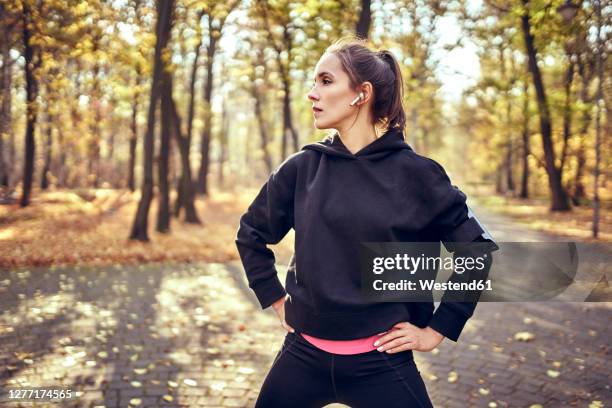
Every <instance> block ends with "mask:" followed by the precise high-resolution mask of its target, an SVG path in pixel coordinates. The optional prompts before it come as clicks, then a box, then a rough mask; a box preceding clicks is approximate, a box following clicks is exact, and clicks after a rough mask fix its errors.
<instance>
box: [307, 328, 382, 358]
mask: <svg viewBox="0 0 612 408" xmlns="http://www.w3.org/2000/svg"><path fill="white" fill-rule="evenodd" d="M386 333H387V332H384V333H379V334H375V335H373V336H370V337H363V338H361V339H355V340H326V339H320V338H318V337H312V336H309V335H307V334H304V333H300V335H301V336H302V337H303V338H305V339H306V340H307V341H308V342H309V343H310V344H312V345H313V346H315V347H317V348H320V349H321V350H324V351H327V352H328V353H333V354H360V353H367V352H368V351H372V350H375V349H376V347H374V342H375V341H376V340H377V339H378V338H379V337H382V336H383V335H385V334H386Z"/></svg>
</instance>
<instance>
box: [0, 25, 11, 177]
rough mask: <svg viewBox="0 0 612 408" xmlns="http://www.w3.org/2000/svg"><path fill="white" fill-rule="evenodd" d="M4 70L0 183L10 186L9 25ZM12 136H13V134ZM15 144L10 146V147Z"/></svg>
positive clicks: (5, 33) (4, 43)
mask: <svg viewBox="0 0 612 408" xmlns="http://www.w3.org/2000/svg"><path fill="white" fill-rule="evenodd" d="M2 37H3V38H2V71H1V73H0V75H1V76H2V78H1V79H0V87H1V89H2V106H1V107H0V185H2V186H5V187H10V185H11V182H10V178H11V177H12V174H11V173H12V167H13V163H12V159H11V157H10V154H9V155H8V156H9V157H8V160H7V155H6V154H5V149H6V146H5V144H4V142H5V140H6V138H7V137H8V136H9V134H11V135H12V130H11V101H12V94H11V87H12V86H13V84H12V82H13V81H12V79H13V75H12V74H13V69H12V67H13V64H12V61H11V54H10V51H11V41H10V31H9V28H8V27H3V30H2ZM11 137H12V136H11ZM11 147H13V148H14V146H9V150H10V148H11Z"/></svg>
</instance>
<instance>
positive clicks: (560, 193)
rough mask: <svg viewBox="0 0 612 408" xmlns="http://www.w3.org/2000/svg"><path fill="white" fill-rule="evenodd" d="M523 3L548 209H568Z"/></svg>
mask: <svg viewBox="0 0 612 408" xmlns="http://www.w3.org/2000/svg"><path fill="white" fill-rule="evenodd" d="M523 5H524V6H525V10H524V11H523V15H522V16H521V28H522V31H523V37H524V39H525V48H526V49H527V57H528V61H529V70H530V72H531V75H532V77H533V85H534V88H535V91H536V100H537V102H538V111H539V116H540V132H541V135H542V146H543V150H544V160H545V165H546V173H547V174H548V185H549V188H550V192H551V199H552V201H551V206H550V210H551V211H568V210H569V209H570V207H569V201H568V197H567V193H566V192H565V189H564V188H563V185H562V184H561V171H560V169H558V168H557V166H556V164H555V151H554V147H553V142H552V126H551V118H550V112H549V110H548V100H547V98H546V92H545V90H544V82H543V81H542V74H541V72H540V68H539V66H538V62H537V50H536V48H535V44H534V38H533V35H532V34H531V22H530V17H529V9H528V5H529V0H523Z"/></svg>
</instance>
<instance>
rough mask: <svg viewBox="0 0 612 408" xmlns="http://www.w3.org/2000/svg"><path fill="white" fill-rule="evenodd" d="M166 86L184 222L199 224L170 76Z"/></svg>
mask: <svg viewBox="0 0 612 408" xmlns="http://www.w3.org/2000/svg"><path fill="white" fill-rule="evenodd" d="M166 87H168V90H167V92H168V95H169V100H170V108H171V113H172V125H173V127H174V132H173V134H174V137H175V140H176V142H177V145H178V148H179V153H180V157H181V182H180V188H181V189H182V190H183V191H182V197H183V206H184V207H185V222H187V223H189V224H200V223H201V222H200V219H199V218H198V214H197V212H196V208H195V189H194V185H193V181H192V176H191V165H190V163H189V149H190V143H189V140H188V139H187V137H183V136H182V134H181V118H180V116H179V114H178V111H177V109H176V104H175V103H174V99H173V98H172V78H170V80H169V81H168V83H167V84H166Z"/></svg>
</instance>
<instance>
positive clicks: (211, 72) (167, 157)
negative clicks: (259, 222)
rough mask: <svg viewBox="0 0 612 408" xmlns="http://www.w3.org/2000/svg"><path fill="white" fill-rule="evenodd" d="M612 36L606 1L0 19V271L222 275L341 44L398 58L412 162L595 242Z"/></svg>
mask: <svg viewBox="0 0 612 408" xmlns="http://www.w3.org/2000/svg"><path fill="white" fill-rule="evenodd" d="M611 27H612V5H611V4H610V3H609V2H606V1H601V0H582V1H581V0H546V1H545V0H531V1H528V0H491V1H489V0H486V1H478V0H455V1H436V0H412V1H402V0H397V1H370V0H361V1H359V0H324V1H310V0H303V1H289V0H270V1H262V0H243V1H240V0H225V1H216V0H214V1H213V0H211V1H202V0H157V1H152V0H87V1H85V0H68V1H59V0H8V1H3V2H2V3H0V44H1V46H0V48H1V53H0V65H1V69H0V77H1V78H0V97H1V98H0V103H1V105H0V200H1V203H2V205H0V227H1V228H0V252H1V253H2V257H0V258H1V263H0V266H5V267H6V266H19V265H56V264H71V263H81V262H86V263H94V264H95V263H99V262H101V263H108V262H118V263H123V262H133V261H143V260H153V261H159V260H166V259H178V260H191V259H206V260H210V261H223V260H227V259H235V258H236V254H235V251H234V248H233V234H234V233H235V230H236V228H237V223H238V217H239V216H240V214H241V213H242V212H244V211H245V210H246V207H247V206H248V204H249V202H250V200H252V198H253V197H254V194H256V192H257V189H258V188H259V187H260V186H261V184H262V183H263V181H265V179H266V177H267V176H268V174H269V173H270V172H271V171H272V170H273V169H274V168H275V167H276V166H278V165H279V164H280V163H281V162H282V161H283V160H284V159H285V158H286V157H287V156H288V155H290V154H291V153H293V152H295V151H297V150H299V149H300V147H301V146H302V145H304V144H306V143H309V142H312V141H315V140H319V139H321V138H322V137H324V135H325V132H320V131H317V130H316V129H315V128H314V126H313V124H312V113H311V103H310V102H309V101H308V100H307V99H306V93H307V92H308V90H309V89H310V86H311V84H312V74H313V69H314V66H315V64H316V62H317V61H318V59H319V57H320V56H321V54H322V52H323V51H324V50H325V48H326V47H327V46H329V45H330V43H331V42H333V41H334V40H336V39H338V38H340V37H342V36H345V35H358V36H361V37H365V38H368V39H369V40H370V41H371V42H372V44H373V45H374V46H375V47H378V48H387V49H390V50H392V51H393V52H394V53H395V55H396V56H397V57H398V59H399V60H400V61H401V64H402V69H403V71H404V77H405V86H406V89H405V108H406V112H407V117H408V123H407V129H406V132H405V135H406V140H407V142H408V143H409V144H410V145H411V146H412V147H413V148H414V149H415V150H416V151H417V152H418V153H420V154H423V155H426V156H429V157H432V158H434V159H436V160H438V161H440V162H441V163H442V164H443V166H444V167H445V168H446V169H447V171H448V173H449V175H450V176H451V179H452V180H453V183H454V184H457V185H458V186H459V187H460V188H462V189H463V190H464V191H466V192H467V193H468V195H469V196H470V200H474V201H475V202H478V203H479V204H481V205H483V206H486V207H488V208H491V209H493V210H495V211H498V212H502V213H505V214H508V215H510V216H512V217H514V219H515V220H516V221H517V222H522V223H524V224H525V225H528V226H531V227H533V228H536V229H541V230H546V231H549V232H553V233H557V234H561V235H564V236H567V237H570V238H571V239H580V240H604V241H609V240H610V239H612V234H611V231H610V230H611V228H610V225H611V224H612V220H611V216H610V211H609V210H610V207H611V205H612V204H611V199H612V186H611V180H610V176H611V174H610V161H611V157H610V154H609V153H610V151H611V147H612V146H611V142H610V140H609V138H608V137H607V135H609V132H610V128H611V112H610V109H611V107H612V82H611V80H610V75H609V74H610V72H612V61H611V60H610V58H608V53H609V51H610V47H611V45H610V44H611V43H610V37H611V35H612V29H611ZM171 226H172V229H171ZM170 231H172V233H171V234H168V232H170ZM152 234H153V235H152ZM152 236H153V238H152ZM128 237H129V238H131V239H130V240H129V241H127V238H128ZM149 240H151V241H153V242H154V244H144V242H146V241H149Z"/></svg>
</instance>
